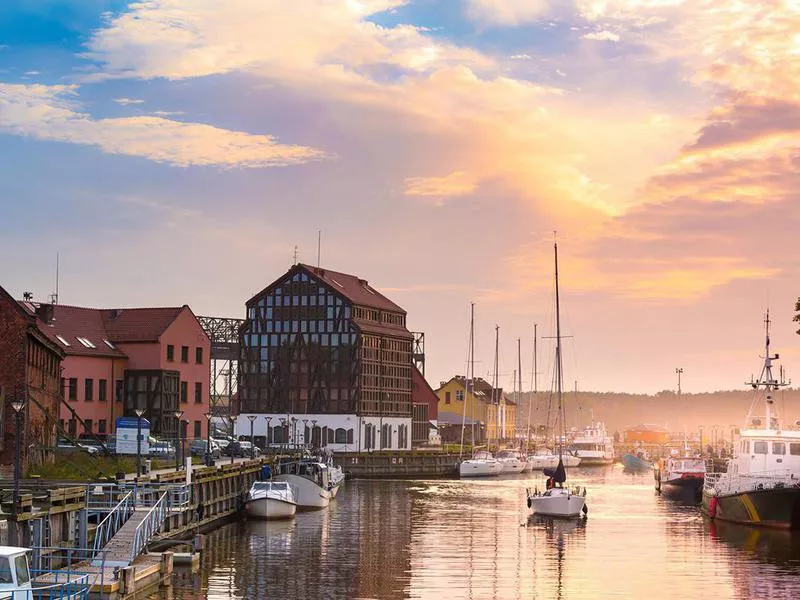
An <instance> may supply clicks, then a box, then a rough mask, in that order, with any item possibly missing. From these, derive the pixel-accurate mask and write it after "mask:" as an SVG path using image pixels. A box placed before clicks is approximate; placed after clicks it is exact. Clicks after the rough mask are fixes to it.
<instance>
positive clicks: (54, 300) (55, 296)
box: [50, 252, 60, 304]
mask: <svg viewBox="0 0 800 600" xmlns="http://www.w3.org/2000/svg"><path fill="white" fill-rule="evenodd" d="M59 258H60V257H59V254H58V252H56V291H55V292H53V293H52V294H50V304H58V266H59V262H60V261H59Z"/></svg>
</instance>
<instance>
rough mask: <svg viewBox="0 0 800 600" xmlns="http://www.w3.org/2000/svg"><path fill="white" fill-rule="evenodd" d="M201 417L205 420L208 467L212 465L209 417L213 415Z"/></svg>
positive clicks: (208, 414) (207, 414) (206, 414)
mask: <svg viewBox="0 0 800 600" xmlns="http://www.w3.org/2000/svg"><path fill="white" fill-rule="evenodd" d="M203 416H204V417H205V418H206V466H207V467H210V466H211V465H213V464H214V461H213V459H212V458H211V417H213V416H214V415H212V414H211V413H210V412H207V413H205V414H204V415H203Z"/></svg>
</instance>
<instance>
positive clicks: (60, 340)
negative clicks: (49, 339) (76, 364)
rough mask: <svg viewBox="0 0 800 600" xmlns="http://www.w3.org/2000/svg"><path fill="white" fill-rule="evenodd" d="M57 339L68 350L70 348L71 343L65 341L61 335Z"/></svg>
mask: <svg viewBox="0 0 800 600" xmlns="http://www.w3.org/2000/svg"><path fill="white" fill-rule="evenodd" d="M56 339H57V340H58V341H59V342H61V343H62V344H64V346H65V347H67V348H68V347H69V346H70V343H69V342H68V341H67V340H65V339H64V338H63V337H61V336H60V335H57V336H56Z"/></svg>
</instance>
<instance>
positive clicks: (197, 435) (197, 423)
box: [194, 421, 203, 438]
mask: <svg viewBox="0 0 800 600" xmlns="http://www.w3.org/2000/svg"><path fill="white" fill-rule="evenodd" d="M194 437H195V438H200V437H203V431H202V429H201V428H200V421H195V422H194Z"/></svg>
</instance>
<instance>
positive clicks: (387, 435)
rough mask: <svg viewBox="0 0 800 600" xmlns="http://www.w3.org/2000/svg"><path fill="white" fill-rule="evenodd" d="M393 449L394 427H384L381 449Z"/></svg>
mask: <svg viewBox="0 0 800 600" xmlns="http://www.w3.org/2000/svg"><path fill="white" fill-rule="evenodd" d="M391 447H392V426H391V425H388V424H386V425H384V426H383V428H382V429H381V448H391Z"/></svg>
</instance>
